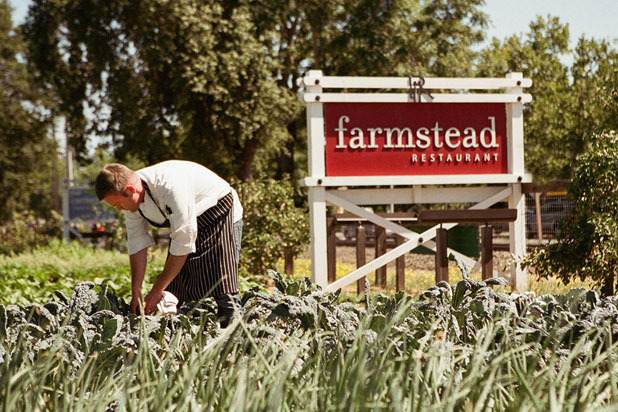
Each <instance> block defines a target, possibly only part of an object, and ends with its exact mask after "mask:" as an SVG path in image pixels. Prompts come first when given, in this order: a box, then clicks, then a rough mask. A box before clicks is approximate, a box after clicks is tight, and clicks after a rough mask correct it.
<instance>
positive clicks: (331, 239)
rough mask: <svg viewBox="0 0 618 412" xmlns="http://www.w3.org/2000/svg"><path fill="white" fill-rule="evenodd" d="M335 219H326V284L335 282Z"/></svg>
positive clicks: (329, 217)
mask: <svg viewBox="0 0 618 412" xmlns="http://www.w3.org/2000/svg"><path fill="white" fill-rule="evenodd" d="M336 229H337V219H335V218H334V217H333V216H327V218H326V255H327V262H328V263H327V270H328V282H329V283H331V282H334V281H335V280H337V237H336V233H337V231H336Z"/></svg>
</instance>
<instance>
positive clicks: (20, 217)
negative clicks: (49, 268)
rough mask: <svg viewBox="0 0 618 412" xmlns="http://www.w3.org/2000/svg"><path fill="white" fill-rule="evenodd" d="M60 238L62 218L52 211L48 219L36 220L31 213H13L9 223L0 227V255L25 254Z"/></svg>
mask: <svg viewBox="0 0 618 412" xmlns="http://www.w3.org/2000/svg"><path fill="white" fill-rule="evenodd" d="M61 236H62V217H61V216H60V215H59V214H58V213H56V212H54V211H52V213H51V217H50V218H49V219H42V218H38V217H36V216H34V214H33V213H32V212H31V211H27V212H20V213H13V215H12V217H11V220H10V223H9V224H7V225H6V226H3V227H0V254H2V255H11V254H19V253H23V252H27V251H30V250H32V249H34V248H36V247H39V246H44V245H46V244H47V243H49V241H50V239H53V238H60V237H61Z"/></svg>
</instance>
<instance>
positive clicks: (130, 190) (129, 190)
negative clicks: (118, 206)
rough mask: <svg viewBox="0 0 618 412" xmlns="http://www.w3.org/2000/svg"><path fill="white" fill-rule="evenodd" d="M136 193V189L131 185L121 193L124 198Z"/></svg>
mask: <svg viewBox="0 0 618 412" xmlns="http://www.w3.org/2000/svg"><path fill="white" fill-rule="evenodd" d="M136 192H137V188H136V187H135V185H134V184H132V183H128V184H127V185H126V186H125V187H124V191H123V192H122V193H123V195H124V196H126V197H131V196H133V195H134V194H135V193H136Z"/></svg>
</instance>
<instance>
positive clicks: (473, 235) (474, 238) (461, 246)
mask: <svg viewBox="0 0 618 412" xmlns="http://www.w3.org/2000/svg"><path fill="white" fill-rule="evenodd" d="M431 227H432V226H418V225H416V226H411V227H410V230H413V231H414V232H417V233H421V232H424V231H425V230H427V229H430V228H431ZM447 236H448V242H447V244H448V247H449V249H453V250H456V251H458V252H460V253H463V254H464V255H466V256H470V257H479V256H480V255H481V248H480V242H479V228H478V226H461V225H457V226H455V227H454V228H452V229H449V230H448V235H447ZM411 253H418V254H421V255H426V254H433V253H434V252H433V251H432V250H430V249H427V248H426V247H424V246H418V247H416V248H414V249H412V252H411Z"/></svg>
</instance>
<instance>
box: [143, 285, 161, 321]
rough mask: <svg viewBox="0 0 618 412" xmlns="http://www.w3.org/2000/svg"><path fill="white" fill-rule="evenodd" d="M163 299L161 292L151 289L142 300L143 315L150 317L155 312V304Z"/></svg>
mask: <svg viewBox="0 0 618 412" xmlns="http://www.w3.org/2000/svg"><path fill="white" fill-rule="evenodd" d="M162 298H163V292H162V291H160V290H158V289H155V288H153V289H152V290H151V291H150V293H148V294H147V295H146V298H144V306H145V309H144V313H145V314H146V315H150V314H151V313H154V312H156V311H157V303H159V301H160V300H161V299H162Z"/></svg>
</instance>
